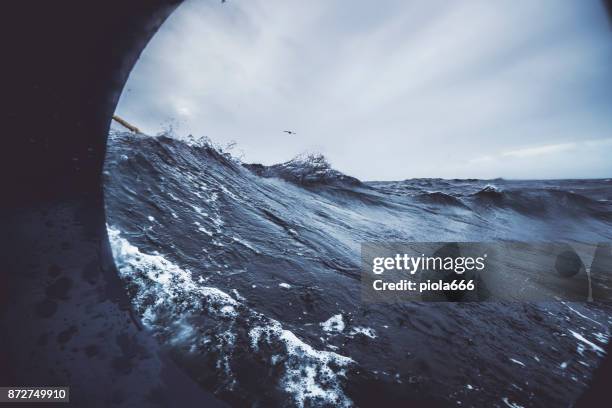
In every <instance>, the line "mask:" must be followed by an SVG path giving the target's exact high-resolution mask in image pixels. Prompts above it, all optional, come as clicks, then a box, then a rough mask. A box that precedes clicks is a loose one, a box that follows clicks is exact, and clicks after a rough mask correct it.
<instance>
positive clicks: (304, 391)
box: [108, 227, 354, 406]
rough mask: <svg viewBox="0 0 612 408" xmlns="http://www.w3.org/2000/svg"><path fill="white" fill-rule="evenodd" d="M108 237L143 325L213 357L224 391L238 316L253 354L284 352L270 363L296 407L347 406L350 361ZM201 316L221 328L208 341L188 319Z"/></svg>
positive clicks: (113, 232)
mask: <svg viewBox="0 0 612 408" xmlns="http://www.w3.org/2000/svg"><path fill="white" fill-rule="evenodd" d="M108 234H109V238H110V242H111V248H112V251H113V256H114V258H115V262H116V264H117V266H118V269H119V274H120V276H121V278H122V279H123V280H124V281H125V282H126V283H127V284H128V285H129V286H131V287H133V288H134V289H136V290H133V291H132V293H133V302H134V304H135V306H136V309H137V310H138V311H139V313H140V315H141V316H142V321H143V324H144V325H145V326H146V327H147V328H149V329H150V330H152V331H153V333H154V335H156V334H160V337H161V338H163V340H164V341H167V342H168V343H169V344H172V345H179V344H185V343H188V344H187V345H188V346H189V345H190V347H188V350H190V351H191V352H193V351H194V350H196V349H197V345H198V344H199V345H200V346H202V345H204V346H206V348H207V349H209V350H214V351H217V352H218V353H219V357H218V359H217V363H216V367H217V369H219V370H221V371H222V372H223V373H224V374H225V376H226V377H227V378H228V380H229V381H227V382H226V387H227V388H228V389H233V388H234V387H235V386H236V380H235V377H234V376H233V374H232V370H231V364H232V361H231V357H232V354H233V350H234V346H235V343H236V336H237V332H236V330H235V328H234V325H235V322H236V321H237V317H238V316H241V320H244V321H245V322H246V323H245V324H247V328H249V326H251V327H250V329H249V331H248V333H249V339H250V344H251V348H252V350H253V351H254V352H259V351H260V347H261V346H263V345H264V344H267V345H268V346H270V347H271V348H273V349H283V350H284V353H281V354H275V355H274V356H273V358H271V363H272V364H274V365H277V364H282V367H283V374H282V377H281V380H280V386H281V387H282V388H283V389H284V390H285V391H286V392H287V393H288V394H290V395H291V397H292V398H293V401H294V403H295V404H296V405H298V406H305V405H307V406H311V405H313V404H315V405H317V404H324V405H334V406H350V405H352V402H351V400H350V399H349V398H348V397H347V396H346V395H345V394H344V392H343V390H342V387H341V383H342V381H343V378H345V377H346V369H347V367H348V366H349V365H351V364H354V361H353V360H352V359H351V358H349V357H345V356H342V355H339V354H337V353H334V352H331V351H320V350H316V349H315V348H313V347H312V346H310V345H309V344H307V343H305V342H304V341H302V340H300V339H299V338H298V337H297V336H296V335H295V334H294V333H292V332H291V331H289V330H286V329H284V328H283V327H282V325H281V324H280V322H278V321H276V320H274V319H269V318H267V317H265V316H263V315H261V314H260V313H258V312H255V311H253V310H251V309H249V308H248V307H246V306H245V305H244V304H243V303H242V301H244V298H243V297H242V296H241V295H240V294H239V293H238V292H237V291H236V290H235V289H234V290H233V294H234V297H232V296H230V295H228V294H227V293H225V292H223V291H221V290H219V289H217V288H214V287H206V286H202V285H201V284H198V283H196V281H195V280H194V278H193V276H192V273H191V272H190V271H189V270H187V269H182V268H180V267H179V266H177V265H175V264H174V263H172V262H170V261H168V260H167V259H165V258H164V257H163V256H162V255H160V254H157V253H154V254H147V253H143V252H141V251H140V250H139V248H137V247H136V246H134V245H132V244H131V243H130V242H129V241H128V240H126V239H125V238H123V237H121V233H120V231H119V230H117V229H115V228H112V227H108ZM202 311H205V312H206V313H207V314H208V316H210V317H213V318H216V320H215V321H217V320H218V321H219V322H221V323H225V325H224V326H222V325H220V326H219V327H218V328H217V330H216V331H215V334H214V335H212V336H201V335H198V334H197V331H196V330H194V327H193V326H191V325H190V323H189V318H190V317H191V316H192V315H199V314H201V312H202ZM162 319H163V320H162ZM255 322H256V323H255ZM223 327H225V328H226V329H223ZM196 342H197V343H196ZM261 351H262V352H263V350H261Z"/></svg>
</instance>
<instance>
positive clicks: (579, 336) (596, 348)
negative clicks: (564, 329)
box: [569, 330, 606, 354]
mask: <svg viewBox="0 0 612 408" xmlns="http://www.w3.org/2000/svg"><path fill="white" fill-rule="evenodd" d="M569 332H570V333H572V336H574V337H575V338H576V339H578V340H579V341H581V342H583V343H584V344H586V345H587V346H589V347H590V348H591V350H593V351H596V352H598V353H601V354H606V351H605V350H604V349H603V348H601V347H599V346H598V345H597V344H595V343H593V342H592V341H589V340H587V339H586V338H585V337H584V336H583V335H582V334H580V333H576V332H575V331H573V330H570V331H569Z"/></svg>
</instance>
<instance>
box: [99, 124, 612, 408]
mask: <svg viewBox="0 0 612 408" xmlns="http://www.w3.org/2000/svg"><path fill="white" fill-rule="evenodd" d="M104 182H105V202H106V210H107V221H108V224H109V228H108V230H109V237H110V240H111V244H112V249H113V253H114V257H115V261H116V263H117V266H118V270H119V273H120V276H121V278H122V280H123V282H124V283H125V286H126V288H127V290H128V294H129V295H130V297H131V299H132V303H133V305H134V308H135V309H136V311H137V313H138V315H139V316H140V318H141V320H142V322H143V324H144V325H145V327H146V328H147V329H148V330H150V331H151V332H152V333H153V334H154V336H155V337H156V338H157V340H158V341H159V342H160V344H162V345H163V346H164V347H166V348H167V349H168V350H169V352H170V353H171V355H172V356H173V358H174V359H175V361H177V363H178V364H179V365H180V366H181V367H183V369H184V370H186V372H187V373H188V374H189V375H190V376H191V377H192V378H194V379H196V380H197V381H198V382H199V383H200V384H201V385H202V386H203V387H205V388H207V389H209V390H211V391H214V392H215V393H216V394H217V395H218V396H219V397H220V398H222V399H224V400H226V401H228V402H229V403H230V404H231V405H233V406H253V405H259V406H279V405H280V406H352V405H355V406H371V405H373V404H379V405H380V404H383V405H384V404H387V405H393V404H397V401H403V402H405V401H418V400H419V399H420V398H421V399H422V398H427V399H428V400H429V399H435V400H436V402H441V403H443V404H444V405H457V401H461V402H462V405H474V406H494V405H500V404H501V403H502V398H503V397H511V399H512V401H515V402H516V403H517V404H521V403H522V405H526V404H527V405H529V404H531V405H562V404H564V403H565V402H566V401H568V400H574V399H575V397H576V395H578V394H579V392H580V391H581V389H582V388H583V387H584V384H583V383H581V382H577V381H568V382H565V381H559V382H551V380H550V378H551V375H552V376H555V378H560V377H562V376H563V375H565V373H566V371H564V369H562V368H561V365H562V363H563V362H566V361H577V359H580V361H581V362H583V363H584V364H575V365H573V366H572V367H571V369H572V370H573V371H572V374H573V375H576V376H580V377H581V378H582V377H586V376H588V375H590V373H591V372H592V370H593V368H594V367H596V366H597V364H598V362H599V361H600V358H601V356H600V353H598V352H596V351H593V350H592V348H591V349H586V350H581V352H580V353H582V354H576V353H577V352H576V350H577V347H578V346H577V344H578V343H582V344H585V342H584V341H582V340H581V339H582V338H584V339H586V340H587V341H588V342H591V343H593V344H596V345H598V347H602V346H603V345H604V344H605V342H607V337H606V336H607V335H606V333H604V329H603V327H604V326H605V325H607V324H609V318H608V313H607V312H606V311H603V310H601V309H600V308H599V306H597V307H596V306H593V305H586V306H576V307H574V308H573V309H575V311H572V310H570V309H568V308H567V307H565V306H563V305H554V304H547V305H500V304H469V305H468V304H461V305H452V304H450V305H449V304H436V305H433V304H418V303H415V304H404V305H379V304H366V303H363V302H362V301H361V282H360V279H359V276H360V275H359V271H360V262H361V258H360V245H361V244H362V243H364V242H381V241H382V242H414V241H422V242H425V241H427V242H429V241H452V242H454V241H495V240H519V241H552V240H555V241H557V240H567V241H582V242H600V241H609V240H612V232H611V231H612V228H610V226H611V225H610V219H609V218H608V217H609V215H610V201H609V200H610V199H612V193H611V190H612V189H610V183H609V182H606V181H601V180H587V181H584V180H583V181H521V182H519V181H511V180H495V181H491V180H439V179H426V180H425V179H411V180H402V181H378V182H369V181H360V180H357V179H355V178H352V177H350V176H347V175H344V174H342V173H341V172H339V171H336V170H335V169H333V168H332V167H331V166H330V165H329V163H328V162H327V160H325V159H324V158H323V157H322V156H316V155H315V156H306V157H302V158H299V159H294V160H290V161H288V162H285V163H281V164H278V165H273V166H261V165H253V164H243V163H242V162H241V161H240V160H238V159H236V158H235V157H233V156H232V155H231V154H230V153H229V152H228V151H226V150H224V149H222V148H219V147H218V146H215V145H214V144H213V143H212V142H210V141H209V140H198V141H195V140H192V141H182V140H176V139H174V138H172V137H167V136H164V135H161V136H158V137H143V136H135V135H131V134H127V133H115V134H112V135H111V138H110V141H109V145H108V153H107V159H106V163H105V169H104ZM488 184H494V185H495V186H496V188H495V189H493V188H487V185H488ZM602 200H603V201H602ZM577 313H580V314H579V315H578V314H577ZM581 316H586V317H587V318H588V319H586V318H583V317H581ZM576 319H579V320H576ZM570 330H571V331H573V332H574V333H577V334H578V335H579V336H580V337H577V336H575V335H573V334H572V333H571V332H570ZM553 332H555V333H565V334H567V335H566V336H552V334H551V333H553ZM525 333H528V335H525ZM602 333H603V334H602ZM552 337H555V341H556V342H558V344H557V345H556V347H557V351H555V350H552V349H551V348H550V339H551V338H552ZM476 342H478V347H471V345H472V344H475V343H476ZM499 350H506V352H507V353H508V354H509V355H508V356H501V357H503V358H500V352H499ZM534 356H537V357H538V359H539V361H538V362H537V365H536V360H535V359H534ZM506 357H507V358H506ZM510 358H513V359H516V360H517V361H521V362H523V363H524V364H526V365H527V366H530V367H529V368H533V369H532V370H530V371H529V372H527V371H526V370H524V369H523V367H522V366H520V365H518V364H514V363H512V362H511V361H510ZM530 360H531V361H532V362H533V363H532V364H530V363H529V361H530ZM508 362H510V363H508ZM482 367H490V369H491V372H492V373H495V375H481V374H482V371H481V370H482ZM253 373H257V374H256V375H253ZM447 373H448V374H447ZM457 373H460V374H457ZM499 373H503V375H502V374H499ZM551 373H552V374H551ZM468 381H469V382H468ZM466 384H469V385H470V386H471V387H473V388H474V389H467V388H466ZM509 384H516V385H517V387H520V388H521V389H522V390H523V391H520V390H518V388H515V387H510V385H509ZM536 389H537V390H538V392H535V391H534V390H536ZM500 390H502V391H503V392H504V394H503V395H500V394H499V393H500ZM541 390H545V391H541ZM374 396H375V397H374ZM374 398H375V399H374ZM415 405H419V404H418V403H415ZM421 405H422V404H421Z"/></svg>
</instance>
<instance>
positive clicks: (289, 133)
mask: <svg viewBox="0 0 612 408" xmlns="http://www.w3.org/2000/svg"><path fill="white" fill-rule="evenodd" d="M283 132H285V133H286V134H288V135H295V132H293V131H291V130H283Z"/></svg>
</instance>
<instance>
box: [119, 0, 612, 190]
mask: <svg viewBox="0 0 612 408" xmlns="http://www.w3.org/2000/svg"><path fill="white" fill-rule="evenodd" d="M117 113H118V114H119V115H121V116H123V117H124V118H125V119H127V120H128V121H131V122H133V123H134V124H135V125H137V126H138V127H140V128H141V129H143V130H145V131H146V132H148V133H151V134H156V133H158V132H159V131H160V130H162V129H163V128H164V127H165V126H167V124H168V123H169V122H173V124H174V127H175V129H174V131H175V133H176V134H177V135H186V134H189V133H191V134H193V135H194V136H202V135H206V136H209V137H210V138H211V139H212V140H213V141H216V142H219V143H221V144H223V143H227V142H229V141H231V140H235V141H236V142H237V143H238V146H239V150H241V151H242V152H243V153H244V160H245V161H249V162H261V163H265V164H272V163H278V162H281V161H285V160H288V159H290V158H291V157H293V156H295V155H296V154H299V153H301V152H304V151H316V152H321V153H323V154H325V155H326V156H327V157H328V158H329V160H330V161H331V162H332V164H333V165H334V167H335V168H337V169H338V170H341V171H343V172H345V173H347V174H350V175H353V176H356V177H358V178H361V179H363V180H398V179H405V178H412V177H445V178H455V177H460V178H465V177H478V178H492V177H506V178H566V177H568V178H569V177H575V178H582V177H611V176H612V160H611V159H610V158H611V157H612V32H611V30H610V25H609V23H608V21H607V18H606V16H605V13H604V9H603V6H602V5H601V4H600V2H599V1H597V0H593V1H589V0H580V1H575V0H538V1H533V0H496V1H490V0H482V1H448V0H442V1H435V0H421V1H407V0H398V1H374V0H350V1H349V0H342V1H341V0H336V1H323V0H312V1H303V0H283V1H280V0H279V1H275V0H228V1H227V2H226V3H224V4H221V2H220V1H216V0H215V1H212V0H210V1H209V0H199V1H187V2H186V3H185V4H183V5H182V6H180V7H179V9H178V10H177V11H176V12H175V13H174V14H173V15H172V16H170V18H169V19H168V21H167V22H166V23H165V24H164V25H163V26H162V28H161V30H160V31H159V33H158V34H157V35H156V36H155V37H154V38H153V40H152V41H151V43H150V44H149V46H148V47H147V48H146V50H145V51H144V52H143V55H142V56H141V58H140V60H139V62H138V63H137V65H136V67H135V68H134V70H133V72H132V74H131V76H130V79H129V81H128V84H127V85H126V88H125V90H124V93H123V95H122V97H121V100H120V103H119V106H118V108H117ZM283 130H292V131H295V132H296V133H297V134H296V135H288V134H286V133H283Z"/></svg>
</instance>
